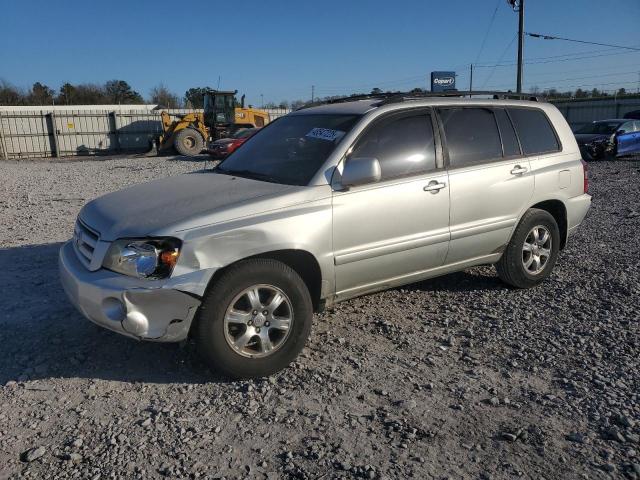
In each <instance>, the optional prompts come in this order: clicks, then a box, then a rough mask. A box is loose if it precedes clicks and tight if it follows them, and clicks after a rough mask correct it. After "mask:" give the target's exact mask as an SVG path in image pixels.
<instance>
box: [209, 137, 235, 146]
mask: <svg viewBox="0 0 640 480" xmlns="http://www.w3.org/2000/svg"><path fill="white" fill-rule="evenodd" d="M235 141H236V139H235V138H221V139H220V140H216V141H215V142H213V145H228V144H229V143H233V142H235Z"/></svg>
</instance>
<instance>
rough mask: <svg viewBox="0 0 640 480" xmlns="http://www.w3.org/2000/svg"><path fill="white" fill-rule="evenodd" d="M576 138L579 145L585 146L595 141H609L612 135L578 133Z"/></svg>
mask: <svg viewBox="0 0 640 480" xmlns="http://www.w3.org/2000/svg"><path fill="white" fill-rule="evenodd" d="M575 137H576V142H578V145H585V144H587V143H591V142H593V141H594V140H607V139H608V138H609V137H610V135H603V134H602V133H576V135H575Z"/></svg>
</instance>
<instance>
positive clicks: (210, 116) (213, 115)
mask: <svg viewBox="0 0 640 480" xmlns="http://www.w3.org/2000/svg"><path fill="white" fill-rule="evenodd" d="M236 93H237V90H235V91H226V92H225V91H220V90H212V91H210V92H209V93H206V94H205V95H204V123H205V125H206V126H207V127H208V128H209V129H210V130H211V131H213V130H214V129H219V128H220V127H229V125H232V124H233V123H234V122H235V107H236Z"/></svg>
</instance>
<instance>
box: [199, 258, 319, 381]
mask: <svg viewBox="0 0 640 480" xmlns="http://www.w3.org/2000/svg"><path fill="white" fill-rule="evenodd" d="M312 318H313V306H312V302H311V296H310V295H309V290H308V289H307V287H306V285H305V283H304V282H303V280H302V279H301V278H300V276H299V275H298V274H297V273H296V272H295V271H294V270H293V269H291V268H290V267H288V266H287V265H285V264H283V263H281V262H278V261H276V260H271V259H252V260H245V261H242V262H240V263H238V264H237V265H234V266H232V267H231V268H230V269H229V270H228V271H227V272H225V273H224V274H223V275H222V276H221V277H220V278H219V279H217V280H216V284H215V285H214V286H213V288H212V289H211V290H210V291H209V292H208V293H207V294H206V295H205V298H204V300H203V302H202V305H201V306H200V309H199V311H198V316H197V319H196V321H197V324H196V341H197V345H198V350H199V351H200V353H201V354H202V356H203V357H204V359H205V361H206V362H207V363H208V364H209V366H210V368H211V369H213V370H217V371H219V372H221V373H222V374H223V375H225V376H228V377H232V378H256V377H263V376H267V375H270V374H272V373H275V372H277V371H279V370H282V369H283V368H285V367H286V366H287V365H289V364H290V363H291V362H292V361H293V360H294V359H295V358H296V357H297V355H298V354H299V353H300V351H301V350H302V348H303V347H304V345H305V342H306V340H307V338H308V336H309V333H310V331H311V322H312Z"/></svg>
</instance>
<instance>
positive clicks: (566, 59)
mask: <svg viewBox="0 0 640 480" xmlns="http://www.w3.org/2000/svg"><path fill="white" fill-rule="evenodd" d="M630 53H631V54H637V53H638V52H635V51H631V52H617V53H603V54H601V55H585V56H581V57H574V58H561V59H557V60H544V61H540V62H533V61H529V62H524V63H525V65H542V64H546V63H558V62H573V61H576V60H585V59H588V58H598V57H612V56H614V55H628V54H630ZM514 65H516V63H515V62H510V63H503V62H498V63H496V64H494V65H478V68H480V67H483V68H495V67H513V66H514ZM475 67H476V65H474V68H475Z"/></svg>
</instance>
